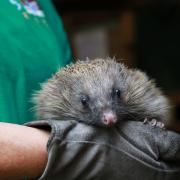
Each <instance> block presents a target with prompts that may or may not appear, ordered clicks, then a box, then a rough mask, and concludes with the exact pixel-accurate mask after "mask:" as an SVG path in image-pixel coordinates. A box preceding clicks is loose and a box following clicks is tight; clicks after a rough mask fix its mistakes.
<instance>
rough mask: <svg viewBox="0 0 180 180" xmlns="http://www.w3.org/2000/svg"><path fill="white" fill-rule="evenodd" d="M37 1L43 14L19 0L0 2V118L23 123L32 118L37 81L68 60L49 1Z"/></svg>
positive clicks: (68, 52)
mask: <svg viewBox="0 0 180 180" xmlns="http://www.w3.org/2000/svg"><path fill="white" fill-rule="evenodd" d="M24 2H25V1H24ZM29 2H32V1H29ZM33 2H35V1H33ZM38 4H39V7H40V9H41V10H43V12H44V15H43V13H42V11H40V9H37V10H35V11H32V12H31V10H34V9H33V8H30V5H32V4H28V6H25V4H24V5H23V4H22V2H21V1H20V0H1V2H0V121H3V122H11V123H18V124H23V123H25V122H27V121H31V120H34V119H35V117H34V115H33V111H32V102H31V97H32V94H33V93H34V92H35V91H37V90H38V89H39V88H40V83H41V82H43V81H45V80H46V79H47V78H49V77H50V76H51V75H52V74H53V73H55V72H56V71H57V69H58V68H59V67H62V66H64V65H66V64H67V63H69V62H70V60H71V53H70V48H69V44H68V42H67V38H66V34H65V32H64V30H63V26H62V22H61V21H60V19H59V17H58V15H57V13H56V11H55V9H54V7H53V5H52V3H51V1H50V0H39V1H38ZM35 5H36V4H35ZM27 8H30V9H27ZM34 8H35V9H36V8H37V7H36V6H35V7H34Z"/></svg>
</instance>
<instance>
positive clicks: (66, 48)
mask: <svg viewBox="0 0 180 180" xmlns="http://www.w3.org/2000/svg"><path fill="white" fill-rule="evenodd" d="M38 3H39V5H40V7H41V8H42V10H43V12H44V13H45V15H46V19H47V20H48V24H49V25H50V27H51V28H52V30H53V31H54V33H55V36H56V39H57V42H58V44H59V48H60V49H61V51H62V52H63V53H64V54H63V55H62V57H63V63H64V65H67V64H69V63H70V62H71V61H72V54H71V49H70V44H69V42H68V38H67V34H66V32H65V30H64V26H63V22H62V20H61V17H60V16H59V14H58V13H57V11H56V9H55V7H54V5H53V3H52V0H46V1H44V0H38ZM61 61H62V60H61Z"/></svg>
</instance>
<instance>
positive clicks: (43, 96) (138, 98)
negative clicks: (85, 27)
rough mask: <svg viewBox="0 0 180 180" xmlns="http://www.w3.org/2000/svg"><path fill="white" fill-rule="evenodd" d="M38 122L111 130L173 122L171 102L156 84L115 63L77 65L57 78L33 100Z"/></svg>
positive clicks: (82, 63)
mask: <svg viewBox="0 0 180 180" xmlns="http://www.w3.org/2000/svg"><path fill="white" fill-rule="evenodd" d="M33 102H34V103H35V106H34V107H35V111H36V115H37V118H38V119H55V120H76V121H79V122H83V123H86V124H89V125H97V126H102V127H111V126H113V125H116V124H118V123H119V122H121V121H124V120H125V121H126V120H133V121H144V122H145V121H149V122H150V121H153V120H155V124H156V122H160V124H166V123H167V122H169V119H170V114H171V113H170V105H169V100H168V98H167V97H166V96H165V95H163V93H162V91H161V90H160V89H159V88H158V87H156V84H155V81H154V80H152V79H150V78H149V77H148V76H147V75H146V73H144V72H142V71H140V70H138V69H130V68H128V67H126V66H125V65H124V64H123V63H121V62H117V61H116V60H115V59H110V58H107V59H94V60H89V59H88V60H85V61H80V60H79V61H77V62H76V63H72V64H70V65H68V66H66V67H64V68H62V69H60V70H59V71H58V72H57V73H56V74H54V75H53V76H52V77H51V78H50V79H49V80H47V81H46V82H45V83H43V84H42V85H41V90H39V91H38V92H36V93H35V95H34V97H33Z"/></svg>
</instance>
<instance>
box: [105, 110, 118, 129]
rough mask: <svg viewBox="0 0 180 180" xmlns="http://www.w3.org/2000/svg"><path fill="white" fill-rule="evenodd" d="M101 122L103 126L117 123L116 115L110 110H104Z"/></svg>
mask: <svg viewBox="0 0 180 180" xmlns="http://www.w3.org/2000/svg"><path fill="white" fill-rule="evenodd" d="M102 123H103V124H104V125H105V126H113V125H115V124H116V123H117V115H116V114H115V113H114V112H113V111H111V110H106V111H104V112H103V114H102Z"/></svg>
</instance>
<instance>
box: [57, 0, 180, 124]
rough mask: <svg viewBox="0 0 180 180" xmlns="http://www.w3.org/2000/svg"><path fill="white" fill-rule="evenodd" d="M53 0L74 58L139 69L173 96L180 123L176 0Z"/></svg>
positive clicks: (179, 25) (179, 40)
mask: <svg viewBox="0 0 180 180" xmlns="http://www.w3.org/2000/svg"><path fill="white" fill-rule="evenodd" d="M54 4H55V7H56V8H57V10H58V12H59V14H60V16H61V17H62V20H63V23H64V27H65V30H66V32H67V34H68V38H69V40H70V44H71V48H72V50H73V57H74V60H77V59H81V60H83V59H86V57H89V58H97V57H107V56H109V57H115V58H116V59H117V60H120V59H123V62H124V63H125V64H127V65H128V66H130V67H136V68H140V69H142V70H143V71H145V72H147V74H148V75H149V76H150V77H152V78H155V79H156V82H157V84H158V86H160V87H161V89H162V90H163V91H164V92H165V93H166V94H167V95H168V96H169V97H170V98H171V100H172V102H173V104H174V105H175V107H176V108H175V114H176V119H179V122H180V83H179V82H180V80H179V79H180V0H96V1H94V0H54ZM177 122H178V120H177Z"/></svg>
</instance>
